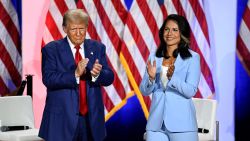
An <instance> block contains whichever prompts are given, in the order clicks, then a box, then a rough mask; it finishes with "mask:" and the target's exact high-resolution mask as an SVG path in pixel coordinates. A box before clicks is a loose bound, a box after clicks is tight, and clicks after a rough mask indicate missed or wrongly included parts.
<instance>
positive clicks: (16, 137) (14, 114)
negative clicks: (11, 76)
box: [0, 96, 42, 141]
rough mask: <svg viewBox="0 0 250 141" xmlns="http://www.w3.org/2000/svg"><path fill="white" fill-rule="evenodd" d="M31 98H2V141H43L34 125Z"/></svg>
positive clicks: (0, 109)
mask: <svg viewBox="0 0 250 141" xmlns="http://www.w3.org/2000/svg"><path fill="white" fill-rule="evenodd" d="M32 105H33V104H32V98H31V96H6V97H0V121H1V123H0V126H1V131H0V140H1V141H42V139H41V138H39V137H38V129H36V128H35V125H34V113H33V106H32Z"/></svg>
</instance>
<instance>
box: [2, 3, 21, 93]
mask: <svg viewBox="0 0 250 141" xmlns="http://www.w3.org/2000/svg"><path fill="white" fill-rule="evenodd" d="M12 2H13V1H10V0H1V1H0V96H4V95H7V94H9V93H10V92H12V91H14V90H16V89H17V88H18V87H19V86H20V84H21V79H22V52H21V32H20V27H19V22H18V15H17V11H16V9H15V7H14V5H13V3H12Z"/></svg>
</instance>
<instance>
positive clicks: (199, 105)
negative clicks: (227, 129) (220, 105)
mask: <svg viewBox="0 0 250 141" xmlns="http://www.w3.org/2000/svg"><path fill="white" fill-rule="evenodd" d="M193 102H194V106H195V109H196V118H197V123H198V128H201V129H206V130H208V131H209V132H208V133H198V136H199V140H200V141H207V140H218V139H215V138H216V137H218V136H217V135H216V132H217V131H216V128H215V127H216V108H217V102H216V100H212V99H201V98H193ZM215 135H216V136H215Z"/></svg>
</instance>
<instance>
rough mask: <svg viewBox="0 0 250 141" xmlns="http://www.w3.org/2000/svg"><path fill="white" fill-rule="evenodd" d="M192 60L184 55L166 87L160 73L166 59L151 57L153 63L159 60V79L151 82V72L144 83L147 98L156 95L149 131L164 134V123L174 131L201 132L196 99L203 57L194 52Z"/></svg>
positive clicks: (177, 62) (151, 110)
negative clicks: (198, 124) (197, 119)
mask: <svg viewBox="0 0 250 141" xmlns="http://www.w3.org/2000/svg"><path fill="white" fill-rule="evenodd" d="M190 52H191V54H192V57H190V58H188V59H185V60H183V59H182V58H181V57H180V55H178V56H177V59H176V61H175V63H174V65H175V70H174V73H173V75H172V78H171V80H170V81H169V82H168V83H167V86H166V87H163V83H162V81H161V77H160V73H161V66H162V61H163V58H158V57H156V56H155V54H151V55H150V57H149V60H150V61H151V64H153V61H154V60H155V61H156V78H155V81H154V82H152V83H151V82H150V81H149V75H148V73H147V70H146V72H145V74H144V77H143V79H142V82H141V84H140V90H141V92H142V94H144V95H150V94H151V93H152V102H151V107H150V115H149V118H148V122H147V127H146V130H152V131H160V130H161V128H162V124H163V123H164V124H165V127H166V128H167V129H168V130H169V131H170V132H186V131H197V122H196V115H195V108H194V105H193V102H192V99H191V98H192V97H193V96H194V95H195V93H196V91H197V88H198V83H199V80H200V73H201V72H200V57H199V55H198V54H197V53H195V52H193V51H191V50H190Z"/></svg>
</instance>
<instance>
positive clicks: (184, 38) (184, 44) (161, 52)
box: [156, 14, 192, 59]
mask: <svg viewBox="0 0 250 141" xmlns="http://www.w3.org/2000/svg"><path fill="white" fill-rule="evenodd" d="M169 20H172V21H174V22H176V23H177V25H178V28H179V31H180V34H181V41H180V43H179V45H178V48H177V49H175V50H174V52H173V54H172V55H173V56H174V57H175V58H176V57H177V56H178V54H179V53H180V56H181V58H182V59H186V58H189V57H191V56H192V54H191V53H190V52H189V50H188V49H189V42H190V41H189V39H190V26H189V24H188V21H187V20H186V18H185V17H183V16H180V15H177V14H171V15H169V16H168V17H167V18H166V19H165V20H164V22H163V24H162V26H161V28H160V31H159V37H160V45H159V47H158V49H157V51H156V57H159V58H161V57H164V58H166V59H167V58H169V57H170V56H168V55H167V54H166V51H167V49H168V47H167V44H166V42H165V40H164V38H163V33H164V29H165V26H166V23H167V22H168V21H169Z"/></svg>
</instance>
